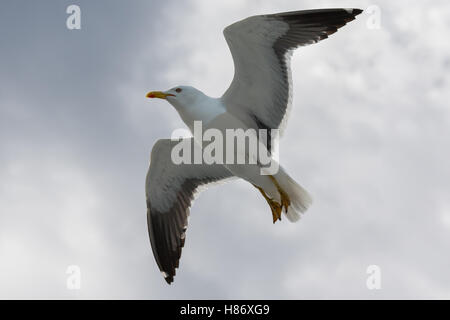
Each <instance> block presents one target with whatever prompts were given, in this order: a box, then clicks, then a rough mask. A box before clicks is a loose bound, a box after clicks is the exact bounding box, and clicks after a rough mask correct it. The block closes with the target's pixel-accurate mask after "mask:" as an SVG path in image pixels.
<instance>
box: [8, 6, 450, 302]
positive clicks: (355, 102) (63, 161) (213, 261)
mask: <svg viewBox="0 0 450 320" xmlns="http://www.w3.org/2000/svg"><path fill="white" fill-rule="evenodd" d="M70 4H77V5H79V6H80V8H81V30H68V29H67V28H66V19H67V17H68V14H66V8H67V6H68V5H70ZM371 5H376V6H378V8H379V10H380V16H379V17H380V18H381V20H380V21H379V27H380V28H379V29H377V28H373V26H374V24H373V23H370V22H371V21H372V22H373V20H369V19H370V17H371V16H370V14H368V13H363V14H361V15H360V16H359V17H358V19H357V20H356V21H353V22H352V23H350V24H349V25H347V26H345V27H344V28H342V29H341V30H340V31H338V33H336V34H334V35H333V36H332V37H330V39H327V40H325V41H322V42H320V43H319V44H316V45H313V46H309V47H305V48H302V49H299V50H298V51H296V53H295V54H294V57H293V60H292V70H293V81H294V100H293V109H292V112H291V117H290V119H289V122H288V126H287V130H286V132H285V136H284V138H283V140H282V141H281V144H280V161H281V163H282V164H283V165H284V167H285V168H286V169H287V170H288V171H289V172H290V174H291V176H292V177H294V178H295V179H296V180H297V181H298V182H299V183H300V184H302V185H303V186H304V187H305V188H306V189H307V190H308V191H309V192H310V193H311V194H312V196H313V198H314V204H313V206H312V207H311V208H310V210H308V212H307V214H306V215H305V216H303V218H302V219H301V220H300V221H299V222H298V223H295V224H292V223H289V222H288V221H287V219H283V220H282V221H281V223H280V222H278V223H276V224H275V225H273V224H272V217H271V212H270V208H269V207H268V205H267V203H266V202H265V201H264V199H263V198H262V197H261V195H260V194H259V192H258V191H257V190H256V189H255V188H253V187H252V186H251V185H250V184H248V183H245V182H243V181H235V182H231V183H228V184H226V185H222V186H218V187H214V188H211V189H209V190H207V191H205V192H204V193H202V195H201V196H200V197H199V198H198V199H197V201H196V202H195V204H194V206H193V208H192V210H191V219H190V224H189V229H188V233H187V239H186V245H185V248H184V250H183V255H182V259H181V264H180V269H178V272H177V276H176V278H175V282H174V283H173V284H172V285H171V286H168V285H167V284H166V282H165V281H164V280H163V278H162V276H161V274H160V272H159V270H158V268H157V266H156V263H155V261H154V258H153V255H152V251H151V248H150V243H149V240H148V233H147V225H146V204H145V195H144V179H145V175H146V171H147V168H148V163H149V155H150V151H151V148H152V146H153V144H154V142H155V141H156V140H157V139H159V138H168V137H170V135H171V133H172V131H173V130H175V129H178V128H183V127H184V124H183V123H182V121H181V120H180V119H179V117H178V114H177V113H176V111H175V110H174V109H173V108H172V107H171V106H170V105H169V104H168V103H166V102H165V101H154V100H152V101H150V100H149V99H146V98H145V94H146V93H147V92H148V91H150V90H164V89H168V88H171V87H173V86H175V85H179V84H180V85H181V84H185V85H192V86H195V87H197V88H199V89H200V90H203V91H204V92H205V93H206V94H208V95H210V96H220V95H221V94H222V93H223V92H224V91H225V90H226V88H227V87H228V84H229V83H230V81H231V79H232V76H233V64H232V60H231V55H230V53H229V51H228V48H227V46H226V42H225V40H224V39H223V36H222V29H223V28H224V27H225V26H227V25H229V24H231V23H233V22H235V21H237V20H239V19H242V18H245V17H247V16H250V15H254V14H261V13H274V12H281V11H289V10H300V9H308V8H326V7H357V8H362V9H366V8H368V7H369V6H371ZM430 5H431V2H425V1H420V2H419V1H416V2H414V3H412V2H411V1H395V3H394V2H393V1H376V2H370V1H312V0H311V1H298V0H297V1H287V0H285V1H277V2H276V3H275V2H273V1H247V2H244V1H237V0H233V1H230V0H227V1H223V2H222V3H221V4H219V3H217V2H216V1H214V2H213V1H206V0H197V1H186V2H183V3H181V1H164V2H163V1H160V2H155V1H154V2H152V1H137V0H134V1H129V2H125V1H87V0H86V1H75V0H74V1H56V0H54V1H33V2H32V1H24V0H22V1H12V0H10V1H2V2H1V4H0V43H1V50H0V164H1V166H0V298H63V299H76V298H106V299H108V298H125V299H129V298H138V299H155V298H169V299H170V298H176V299H179V298H186V299H189V298H203V299H207V298H225V299H226V298H237V299H259V298H264V299H272V298H275V299H303V298H321V299H325V298H344V299H345V298H369V299H380V298H447V299H448V298H450V274H449V272H448V270H449V268H450V256H449V252H450V165H449V163H450V162H449V156H450V110H449V108H450V107H449V103H448V100H449V98H450V97H449V95H450V94H449V92H450V79H449V74H450V72H449V71H450V42H449V41H448V40H447V39H448V34H449V33H450V20H449V19H448V17H449V16H450V3H449V2H448V1H446V0H442V1H433V2H432V5H433V6H430ZM372 17H373V16H372ZM368 20H369V21H368ZM370 26H372V28H371V27H370ZM375 26H376V24H375ZM70 265H76V266H79V267H80V269H81V289H79V290H69V289H67V286H66V281H67V278H68V275H67V274H66V270H67V268H68V266H70ZM370 265H377V266H379V267H380V269H381V289H380V290H369V289H368V288H367V286H366V279H367V277H368V276H369V275H368V274H367V273H366V270H367V267H368V266H370Z"/></svg>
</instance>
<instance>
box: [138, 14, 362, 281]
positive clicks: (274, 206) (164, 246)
mask: <svg viewBox="0 0 450 320" xmlns="http://www.w3.org/2000/svg"><path fill="white" fill-rule="evenodd" d="M361 12H362V10H360V9H317V10H304V11H293V12H283V13H276V14H266V15H257V16H252V17H249V18H246V19H244V20H241V21H238V22H236V23H233V24H231V25H230V26H228V27H226V28H225V29H224V31H223V34H224V36H225V39H226V41H227V43H228V46H229V48H230V51H231V55H232V57H233V61H234V69H235V72H234V78H233V80H232V82H231V85H230V87H229V88H228V89H227V90H226V92H225V93H224V94H223V95H222V97H220V98H212V97H209V96H207V95H206V94H204V93H203V92H201V91H200V90H198V89H195V88H193V87H190V86H176V87H174V88H172V89H169V90H167V91H151V92H149V93H148V94H147V97H148V98H160V99H165V100H167V101H168V102H169V103H170V104H171V105H172V106H173V107H174V108H175V109H176V111H177V112H178V113H179V115H180V117H181V119H182V120H183V122H184V123H185V124H186V125H187V127H188V128H189V129H190V130H191V132H193V131H194V125H195V122H196V121H201V123H202V124H203V125H204V126H205V127H207V128H216V129H218V130H222V131H224V130H225V129H228V128H241V129H243V130H247V129H254V130H256V131H258V130H261V129H264V130H269V132H271V131H270V130H273V129H282V128H283V125H284V124H285V123H286V120H287V113H288V111H289V108H290V104H291V100H292V81H291V71H290V56H291V54H292V51H293V50H294V49H296V48H297V47H301V46H306V45H310V44H313V43H316V42H318V41H320V40H323V39H326V38H327V37H328V36H329V35H331V34H333V33H335V32H336V31H337V30H338V29H339V28H341V27H342V26H344V25H345V24H346V23H348V22H350V21H352V20H354V19H355V16H357V15H358V14H360V13H361ZM184 139H185V140H186V141H187V142H192V143H191V144H190V145H191V146H192V148H202V141H198V140H196V139H195V135H194V137H191V138H184ZM259 139H261V138H259ZM263 140H264V141H263V143H264V145H265V146H267V149H268V152H269V153H270V152H271V151H272V146H271V139H270V134H269V135H267V137H266V139H263ZM177 143H179V141H174V140H171V139H161V140H158V141H157V142H156V143H155V145H154V146H153V149H152V152H151V158H150V168H149V171H148V174H147V178H146V198H147V208H148V210H147V223H148V231H149V236H150V243H151V246H152V250H153V255H154V257H155V260H156V263H157V265H158V267H159V269H160V271H161V273H162V275H163V276H164V278H165V280H166V282H167V283H168V284H170V283H171V282H173V279H174V276H175V269H176V268H178V267H179V261H180V257H181V250H182V248H183V246H184V242H185V237H186V229H187V224H188V216H189V208H190V206H191V202H192V201H193V199H194V197H195V196H196V195H197V194H198V191H199V189H204V188H205V187H208V186H209V185H211V184H212V183H215V182H221V181H225V180H228V179H231V178H240V179H244V180H246V181H248V182H249V183H251V184H252V185H253V186H254V187H255V188H257V189H258V190H259V192H260V193H261V194H262V196H263V197H264V199H265V200H266V201H267V203H268V204H269V206H270V209H271V211H272V220H273V223H275V222H276V221H277V220H281V216H282V213H284V214H285V215H286V217H287V218H288V220H290V221H292V222H294V221H297V220H298V219H299V218H300V214H301V213H303V212H305V211H306V210H307V208H308V207H309V206H310V204H311V202H312V200H311V196H310V195H309V194H308V192H307V191H306V190H305V189H304V188H303V187H301V186H300V185H299V184H298V183H297V182H295V181H294V179H292V178H291V177H290V176H289V175H288V174H287V172H286V171H285V170H284V169H283V168H282V167H279V170H278V171H277V172H276V173H274V174H261V171H260V170H258V169H261V168H260V167H261V164H260V163H256V164H252V165H250V164H227V163H225V164H220V163H212V164H206V163H202V164H187V163H181V164H175V163H174V162H173V161H171V152H172V150H173V148H174V147H175V145H176V144H177Z"/></svg>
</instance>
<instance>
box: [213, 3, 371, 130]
mask: <svg viewBox="0 0 450 320" xmlns="http://www.w3.org/2000/svg"><path fill="white" fill-rule="evenodd" d="M361 12H362V10H359V9H318V10H306V11H293V12H285V13H277V14H270V15H260V16H253V17H249V18H247V19H244V20H241V21H238V22H236V23H234V24H232V25H230V26H228V27H226V28H225V30H224V32H223V33H224V36H225V39H226V40H227V43H228V46H229V47H230V51H231V54H232V56H233V61H234V69H235V71H234V78H233V81H232V83H231V85H230V87H229V88H228V90H227V91H226V92H225V93H224V95H223V96H222V101H223V102H224V104H225V106H226V107H227V109H228V111H229V112H231V113H233V114H234V115H235V116H237V117H239V118H240V119H241V120H243V121H244V122H245V123H246V124H247V125H248V126H249V127H251V128H254V129H277V128H279V127H280V126H281V124H282V122H283V121H284V120H283V119H285V114H286V111H287V109H288V108H289V105H290V102H291V96H292V92H291V91H292V88H291V71H290V55H291V54H290V53H291V52H292V50H294V49H295V48H297V47H299V46H305V45H309V44H313V43H316V42H318V41H320V40H322V39H325V38H327V37H328V36H329V35H330V34H332V33H334V32H336V31H337V30H338V29H339V28H340V27H342V26H344V25H345V24H346V23H347V22H349V21H351V20H353V19H355V16H356V15H358V14H360V13H361ZM281 127H282V126H281ZM281 129H282V128H281Z"/></svg>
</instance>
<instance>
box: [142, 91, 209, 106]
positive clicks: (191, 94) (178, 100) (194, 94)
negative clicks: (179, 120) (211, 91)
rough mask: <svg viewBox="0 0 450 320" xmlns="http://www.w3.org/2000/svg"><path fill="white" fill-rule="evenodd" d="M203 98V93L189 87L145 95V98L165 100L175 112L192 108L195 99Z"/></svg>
mask: <svg viewBox="0 0 450 320" xmlns="http://www.w3.org/2000/svg"><path fill="white" fill-rule="evenodd" d="M203 96H204V94H203V92H201V91H200V90H197V89H195V88H194V87H190V86H177V87H173V88H172V89H169V90H167V91H151V92H149V93H147V98H159V99H166V100H167V101H168V102H169V103H170V104H171V105H173V106H174V107H175V109H177V110H180V109H181V110H183V109H187V108H189V107H190V106H194V105H195V103H196V101H197V99H198V98H200V97H203Z"/></svg>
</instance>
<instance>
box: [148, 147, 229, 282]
mask: <svg viewBox="0 0 450 320" xmlns="http://www.w3.org/2000/svg"><path fill="white" fill-rule="evenodd" d="M184 142H188V144H187V145H190V146H191V147H192V148H195V147H199V146H197V145H196V144H195V142H194V141H193V139H192V138H188V139H185V140H184ZM177 143H179V142H177V141H171V140H169V139H162V140H158V142H156V144H155V145H154V146H153V149H152V155H151V161H150V168H149V171H148V174H147V179H146V196H147V223H148V231H149V237H150V243H151V246H152V250H153V255H154V257H155V260H156V263H157V264H158V267H159V269H160V271H161V272H162V273H163V276H164V278H165V280H166V281H167V283H169V284H170V283H171V282H172V281H173V277H174V276H175V269H176V268H178V265H179V260H180V257H181V249H182V248H183V246H184V241H185V237H186V229H187V223H188V216H189V208H190V206H191V202H192V200H193V199H194V196H195V194H196V192H197V191H198V188H199V187H200V186H205V185H207V184H210V183H212V182H218V181H221V180H224V179H226V178H230V177H231V176H232V175H231V173H230V172H229V171H228V170H227V169H225V167H224V166H222V165H215V164H213V165H206V164H175V163H174V162H173V161H172V158H171V152H172V148H173V147H174V146H175V145H176V144H177ZM191 154H193V153H191Z"/></svg>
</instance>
